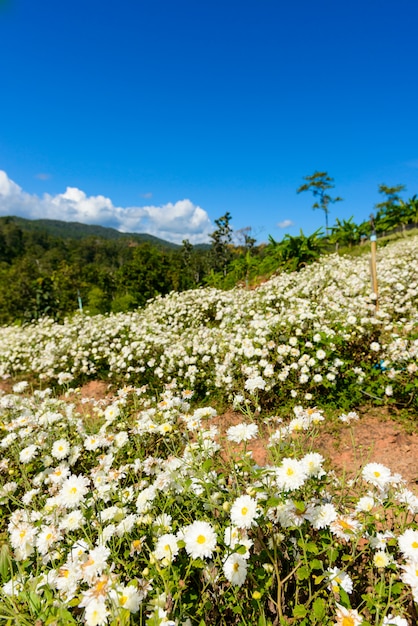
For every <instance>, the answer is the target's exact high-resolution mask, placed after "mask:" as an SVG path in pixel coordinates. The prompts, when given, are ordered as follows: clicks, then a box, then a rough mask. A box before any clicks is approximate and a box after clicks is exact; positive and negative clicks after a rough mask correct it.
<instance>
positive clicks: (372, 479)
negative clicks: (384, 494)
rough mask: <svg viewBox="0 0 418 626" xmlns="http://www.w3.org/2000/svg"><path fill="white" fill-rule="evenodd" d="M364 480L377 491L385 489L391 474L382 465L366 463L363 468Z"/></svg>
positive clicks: (389, 481)
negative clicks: (376, 488) (377, 489)
mask: <svg viewBox="0 0 418 626" xmlns="http://www.w3.org/2000/svg"><path fill="white" fill-rule="evenodd" d="M361 474H362V476H363V478H364V480H365V481H366V482H368V483H370V484H372V485H374V486H375V487H378V488H379V489H385V488H386V487H387V486H388V485H389V484H390V483H391V478H392V476H391V472H390V469H389V468H388V467H386V466H385V465H382V463H368V464H367V465H365V466H364V467H363V471H362V473H361Z"/></svg>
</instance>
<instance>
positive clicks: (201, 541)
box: [196, 535, 206, 544]
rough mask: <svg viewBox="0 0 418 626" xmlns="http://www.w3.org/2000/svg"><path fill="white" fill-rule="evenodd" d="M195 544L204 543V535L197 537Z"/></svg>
mask: <svg viewBox="0 0 418 626" xmlns="http://www.w3.org/2000/svg"><path fill="white" fill-rule="evenodd" d="M196 541H197V543H200V544H202V543H206V537H205V536H204V535H199V536H198V538H197V539H196Z"/></svg>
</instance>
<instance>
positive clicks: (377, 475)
mask: <svg viewBox="0 0 418 626" xmlns="http://www.w3.org/2000/svg"><path fill="white" fill-rule="evenodd" d="M373 474H374V476H376V478H379V476H380V472H373ZM350 619H351V618H350Z"/></svg>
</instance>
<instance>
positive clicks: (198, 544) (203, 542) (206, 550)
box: [182, 521, 217, 559]
mask: <svg viewBox="0 0 418 626" xmlns="http://www.w3.org/2000/svg"><path fill="white" fill-rule="evenodd" d="M182 534H183V537H184V542H185V544H186V552H187V554H189V555H190V556H191V557H192V559H197V558H199V557H200V558H208V559H210V558H211V557H212V554H213V551H214V550H215V548H216V541H217V538H216V533H215V531H214V530H213V528H212V526H211V525H210V524H209V522H200V521H196V522H193V524H189V525H188V526H185V528H184V529H183V532H182Z"/></svg>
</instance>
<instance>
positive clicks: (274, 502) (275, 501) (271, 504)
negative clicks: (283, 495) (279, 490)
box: [266, 498, 280, 508]
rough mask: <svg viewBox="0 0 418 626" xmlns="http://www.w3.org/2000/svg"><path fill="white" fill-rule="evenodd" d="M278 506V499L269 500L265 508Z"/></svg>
mask: <svg viewBox="0 0 418 626" xmlns="http://www.w3.org/2000/svg"><path fill="white" fill-rule="evenodd" d="M278 504H280V499H279V498H269V499H268V500H267V502H266V507H267V508H269V507H271V506H277V505H278Z"/></svg>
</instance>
